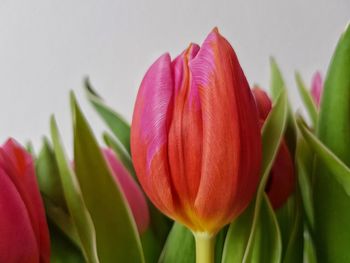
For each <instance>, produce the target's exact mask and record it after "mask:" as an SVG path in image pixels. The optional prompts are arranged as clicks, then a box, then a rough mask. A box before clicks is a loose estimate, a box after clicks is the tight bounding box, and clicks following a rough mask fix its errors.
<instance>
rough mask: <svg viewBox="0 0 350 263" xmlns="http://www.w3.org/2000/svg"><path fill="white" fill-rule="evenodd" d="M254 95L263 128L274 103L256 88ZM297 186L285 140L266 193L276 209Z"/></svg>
mask: <svg viewBox="0 0 350 263" xmlns="http://www.w3.org/2000/svg"><path fill="white" fill-rule="evenodd" d="M253 94H254V97H255V100H256V104H257V107H258V110H259V117H260V122H261V126H262V125H263V123H264V121H265V120H266V118H267V116H268V114H269V112H270V111H271V108H272V103H271V100H270V99H269V97H268V96H267V94H266V92H264V91H263V90H262V89H260V88H258V87H255V88H254V89H253ZM294 185H295V175H294V165H293V159H292V157H291V155H290V152H289V149H288V146H287V144H286V142H285V140H284V139H283V140H282V142H281V145H280V148H279V150H278V153H277V155H276V159H275V162H274V164H273V166H272V168H271V171H270V176H269V179H268V182H267V185H266V189H265V191H266V193H267V195H268V197H269V200H270V202H271V205H272V207H273V208H274V209H278V208H280V207H281V206H282V205H283V204H284V203H285V202H286V201H287V200H288V197H289V196H290V195H291V194H292V193H293V191H294Z"/></svg>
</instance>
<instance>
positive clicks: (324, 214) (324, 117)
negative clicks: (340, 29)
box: [314, 26, 350, 262]
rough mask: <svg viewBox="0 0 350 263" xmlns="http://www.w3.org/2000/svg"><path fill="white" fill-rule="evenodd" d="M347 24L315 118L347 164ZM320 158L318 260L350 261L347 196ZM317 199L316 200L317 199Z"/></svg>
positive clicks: (349, 203) (349, 109) (349, 90)
mask: <svg viewBox="0 0 350 263" xmlns="http://www.w3.org/2000/svg"><path fill="white" fill-rule="evenodd" d="M349 70H350V26H348V27H347V29H346V30H345V32H344V33H343V34H342V36H341V38H340V40H339V42H338V45H337V47H336V50H335V52H334V54H333V57H332V60H331V63H330V66H329V68H328V72H327V76H326V80H325V83H324V90H323V95H322V100H321V105H320V106H321V107H320V114H319V120H318V130H317V134H318V138H319V140H320V141H321V142H322V143H323V144H324V145H325V146H326V147H327V148H328V149H329V150H330V151H331V152H332V153H333V154H334V155H336V156H337V157H338V158H339V160H341V161H342V162H343V163H344V164H345V165H346V166H348V167H349V166H350V147H349V145H350V136H349V134H350V74H349ZM328 165H329V164H327V163H325V162H324V160H323V159H321V158H317V162H316V170H315V184H314V200H315V203H314V204H315V218H317V223H316V224H315V239H314V240H315V242H316V250H317V256H318V260H319V262H350V254H349V244H350V231H347V230H348V229H350V197H349V195H348V194H347V193H346V192H345V191H344V186H343V185H341V184H339V179H340V178H339V176H337V175H336V174H335V173H334V172H333V171H332V170H330V168H328ZM316 200H317V201H316Z"/></svg>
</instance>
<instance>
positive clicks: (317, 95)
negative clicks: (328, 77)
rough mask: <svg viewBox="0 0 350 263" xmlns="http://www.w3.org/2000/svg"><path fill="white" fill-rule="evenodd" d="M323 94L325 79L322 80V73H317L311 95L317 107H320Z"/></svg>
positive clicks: (312, 83)
mask: <svg viewBox="0 0 350 263" xmlns="http://www.w3.org/2000/svg"><path fill="white" fill-rule="evenodd" d="M322 92H323V79H322V75H321V73H320V72H319V71H317V72H316V73H315V74H314V76H313V77H312V82H311V95H312V98H313V99H314V101H315V103H316V105H317V107H320V102H321V96H322Z"/></svg>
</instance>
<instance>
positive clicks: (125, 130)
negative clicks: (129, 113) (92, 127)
mask: <svg viewBox="0 0 350 263" xmlns="http://www.w3.org/2000/svg"><path fill="white" fill-rule="evenodd" d="M85 91H86V94H87V97H88V100H89V101H90V103H91V104H92V105H93V106H94V108H95V109H96V111H97V113H98V114H99V115H100V116H101V118H102V119H103V120H104V121H105V123H106V124H107V126H108V127H109V128H110V129H111V131H112V132H113V134H114V135H115V136H116V137H117V138H118V140H119V141H120V143H121V144H122V145H123V147H125V149H126V151H127V152H128V153H129V154H130V125H129V124H128V123H127V122H126V121H125V120H124V118H123V117H122V116H120V115H119V114H118V113H117V112H115V111H114V110H112V109H111V108H110V107H108V106H107V105H106V104H105V103H104V101H103V100H102V98H101V97H100V96H99V95H98V94H97V93H96V91H95V90H94V89H93V88H92V86H91V84H90V82H89V80H88V79H86V80H85Z"/></svg>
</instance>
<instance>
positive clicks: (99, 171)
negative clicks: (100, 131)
mask: <svg viewBox="0 0 350 263" xmlns="http://www.w3.org/2000/svg"><path fill="white" fill-rule="evenodd" d="M71 105H72V112H73V126H74V160H75V168H76V175H77V178H78V181H79V184H80V187H81V191H82V194H83V196H84V200H85V203H86V206H87V208H88V211H89V212H90V214H91V218H92V221H93V223H94V226H95V230H96V239H97V251H98V255H99V258H100V261H101V263H109V262H115V260H116V259H117V260H118V261H120V262H135V263H138V262H144V258H143V253H142V247H141V241H140V238H139V236H138V233H137V228H136V223H135V221H134V219H133V216H132V214H131V211H130V208H129V206H128V204H127V201H126V199H125V197H124V195H123V192H122V191H121V189H120V185H119V183H118V181H116V180H115V178H114V177H113V174H112V172H111V171H110V168H109V166H108V164H107V163H106V160H105V158H104V156H103V154H102V152H101V150H100V147H99V145H98V143H97V141H96V139H95V137H94V135H93V133H92V131H91V128H90V127H89V125H88V123H87V121H86V119H85V117H84V116H83V114H82V112H81V110H80V108H79V106H78V104H77V102H76V99H75V97H74V95H73V94H71Z"/></svg>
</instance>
